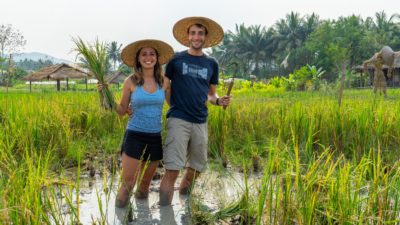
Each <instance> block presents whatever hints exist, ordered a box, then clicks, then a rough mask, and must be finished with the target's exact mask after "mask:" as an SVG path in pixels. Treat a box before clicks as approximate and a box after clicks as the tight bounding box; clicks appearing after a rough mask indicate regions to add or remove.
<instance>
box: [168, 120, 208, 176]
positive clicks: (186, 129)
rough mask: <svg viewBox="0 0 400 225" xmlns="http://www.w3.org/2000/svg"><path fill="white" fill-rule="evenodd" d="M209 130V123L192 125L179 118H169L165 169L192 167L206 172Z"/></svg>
mask: <svg viewBox="0 0 400 225" xmlns="http://www.w3.org/2000/svg"><path fill="white" fill-rule="evenodd" d="M207 129H208V128H207V122H205V123H191V122H187V121H185V120H182V119H178V118H173V117H170V118H168V119H167V138H166V140H165V147H164V158H163V161H164V166H165V168H166V169H167V170H181V169H183V168H185V167H190V168H192V169H194V170H196V171H198V172H204V171H205V170H206V167H207V149H208V130H207Z"/></svg>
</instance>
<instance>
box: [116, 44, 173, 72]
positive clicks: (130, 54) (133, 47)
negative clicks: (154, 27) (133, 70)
mask: <svg viewBox="0 0 400 225" xmlns="http://www.w3.org/2000/svg"><path fill="white" fill-rule="evenodd" d="M145 47H150V48H154V49H155V50H156V51H157V52H158V62H159V63H160V65H163V64H165V63H167V62H168V61H169V60H170V59H171V57H172V56H173V55H174V50H173V49H172V47H171V46H170V45H169V44H167V43H165V42H163V41H160V40H155V39H145V40H140V41H135V42H133V43H131V44H129V45H127V46H125V47H124V49H122V52H121V59H122V61H123V62H124V63H125V64H126V65H127V66H130V67H134V66H135V62H136V54H137V52H138V51H139V50H140V49H142V48H145Z"/></svg>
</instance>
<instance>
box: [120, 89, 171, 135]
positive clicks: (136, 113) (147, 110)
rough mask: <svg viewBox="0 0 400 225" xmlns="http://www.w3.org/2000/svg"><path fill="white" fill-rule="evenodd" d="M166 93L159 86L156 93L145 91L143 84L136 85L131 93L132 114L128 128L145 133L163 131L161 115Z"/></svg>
mask: <svg viewBox="0 0 400 225" xmlns="http://www.w3.org/2000/svg"><path fill="white" fill-rule="evenodd" d="M164 99H165V93H164V90H163V89H162V88H161V87H158V88H157V90H156V91H155V92H154V93H149V92H147V91H145V90H144V89H143V88H142V86H136V89H135V91H134V92H133V93H131V108H132V112H133V114H132V116H131V118H129V121H128V126H127V129H128V130H133V131H139V132H143V133H158V132H161V120H162V119H161V116H162V108H163V104H164Z"/></svg>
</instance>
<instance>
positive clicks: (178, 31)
mask: <svg viewBox="0 0 400 225" xmlns="http://www.w3.org/2000/svg"><path fill="white" fill-rule="evenodd" d="M194 24H201V25H203V26H204V27H206V28H207V31H208V34H207V38H206V40H205V43H204V46H203V47H204V48H208V47H212V46H214V45H217V44H219V43H220V42H221V41H222V39H223V38H224V30H223V29H222V27H221V26H220V25H219V24H218V23H217V22H215V21H214V20H211V19H209V18H206V17H187V18H183V19H181V20H179V21H178V22H176V23H175V25H174V28H173V33H174V37H175V39H176V40H177V41H179V43H181V44H183V45H184V46H186V47H189V39H188V30H189V28H190V27H191V26H192V25H194Z"/></svg>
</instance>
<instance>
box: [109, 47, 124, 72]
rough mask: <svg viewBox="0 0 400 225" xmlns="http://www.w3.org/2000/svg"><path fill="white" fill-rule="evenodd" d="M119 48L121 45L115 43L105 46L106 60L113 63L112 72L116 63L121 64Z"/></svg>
mask: <svg viewBox="0 0 400 225" xmlns="http://www.w3.org/2000/svg"><path fill="white" fill-rule="evenodd" d="M121 47H122V44H119V45H118V43H117V42H116V41H113V42H111V43H110V44H108V45H107V56H108V59H109V60H111V61H112V62H113V70H114V71H115V70H116V66H117V63H118V64H120V62H121Z"/></svg>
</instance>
